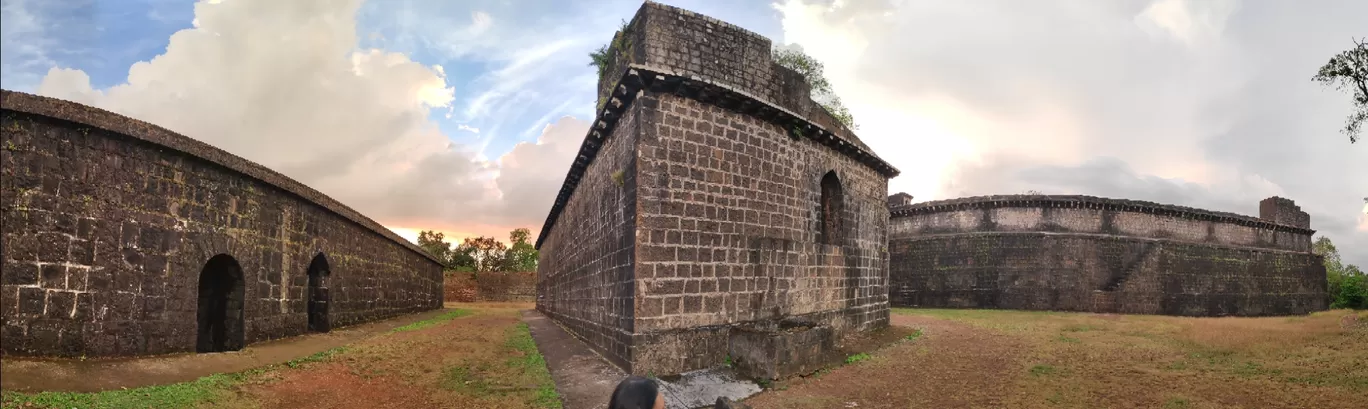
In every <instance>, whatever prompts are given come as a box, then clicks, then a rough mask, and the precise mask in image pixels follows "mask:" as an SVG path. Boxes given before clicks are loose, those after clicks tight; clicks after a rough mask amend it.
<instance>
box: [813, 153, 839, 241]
mask: <svg viewBox="0 0 1368 409" xmlns="http://www.w3.org/2000/svg"><path fill="white" fill-rule="evenodd" d="M844 196H845V192H844V191H843V189H842V187H841V179H840V178H839V177H837V176H836V171H834V170H833V171H829V172H827V173H826V175H824V176H822V198H821V201H822V202H821V220H820V223H821V226H820V227H819V228H820V229H821V231H820V232H818V242H820V243H822V244H830V245H841V239H842V237H841V236H842V233H843V231H842V229H841V227H842V226H841V219H842V217H843V216H844V215H845V198H844Z"/></svg>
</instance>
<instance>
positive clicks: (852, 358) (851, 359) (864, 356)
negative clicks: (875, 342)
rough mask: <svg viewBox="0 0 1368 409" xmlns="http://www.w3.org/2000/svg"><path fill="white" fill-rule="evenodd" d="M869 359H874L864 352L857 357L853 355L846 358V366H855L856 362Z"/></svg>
mask: <svg viewBox="0 0 1368 409" xmlns="http://www.w3.org/2000/svg"><path fill="white" fill-rule="evenodd" d="M869 358H872V357H871V356H869V354H867V353H864V352H861V353H858V354H855V355H851V356H848V357H846V360H845V363H846V364H853V363H856V362H860V361H865V360H868V359H869Z"/></svg>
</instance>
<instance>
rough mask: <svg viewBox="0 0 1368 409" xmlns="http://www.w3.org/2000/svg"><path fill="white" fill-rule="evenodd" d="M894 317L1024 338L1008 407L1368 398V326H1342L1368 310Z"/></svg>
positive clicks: (1340, 403)
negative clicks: (1239, 315)
mask: <svg viewBox="0 0 1368 409" xmlns="http://www.w3.org/2000/svg"><path fill="white" fill-rule="evenodd" d="M894 313H895V314H898V315H908V316H919V317H925V318H935V319H941V320H947V321H953V322H958V323H964V324H968V325H970V326H972V327H975V328H980V329H986V330H990V331H995V332H999V333H1002V334H1005V335H1007V336H1010V337H1013V338H1017V339H1020V340H1022V341H1023V342H1024V343H1025V344H1026V345H1028V347H1027V349H1026V351H1025V352H1024V354H1023V356H1021V360H1022V362H1021V363H1020V364H1019V365H1020V366H1021V367H1024V368H1025V369H1024V370H1023V371H1022V374H1021V375H1019V376H1017V377H1016V379H1014V381H1015V382H1014V383H1015V385H1014V387H1013V388H1012V389H1010V390H1008V391H1006V392H1007V395H1008V396H1009V399H1008V402H1012V403H1013V404H1012V405H1011V406H1018V407H1099V406H1098V405H1101V406H1110V407H1116V406H1133V407H1164V408H1188V407H1193V408H1196V407H1242V406H1248V407H1255V406H1257V407H1356V406H1357V405H1362V404H1365V402H1368V327H1363V326H1360V327H1357V328H1354V327H1347V328H1346V327H1345V326H1344V325H1341V321H1343V320H1344V319H1345V318H1344V317H1345V316H1347V315H1351V314H1353V315H1357V316H1359V317H1360V319H1361V320H1362V321H1361V322H1368V312H1359V313H1354V312H1351V311H1346V310H1337V311H1326V312H1321V313H1316V314H1312V315H1310V316H1300V317H1266V318H1185V317H1164V316H1131V315H1127V316H1118V315H1098V314H1078V313H1053V312H1024V311H991V310H944V309H898V310H895V312H894ZM1315 402H1319V403H1315ZM1355 402H1357V403H1355ZM1322 404H1324V405H1331V406H1321V405H1322ZM1306 405H1311V406H1306ZM1357 407H1362V406H1357Z"/></svg>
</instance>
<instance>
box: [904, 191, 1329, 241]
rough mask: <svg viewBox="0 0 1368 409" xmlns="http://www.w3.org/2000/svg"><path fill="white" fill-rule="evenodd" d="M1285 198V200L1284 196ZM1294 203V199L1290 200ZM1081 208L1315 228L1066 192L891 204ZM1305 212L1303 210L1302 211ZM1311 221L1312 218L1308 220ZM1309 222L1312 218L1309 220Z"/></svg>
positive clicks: (912, 211)
mask: <svg viewBox="0 0 1368 409" xmlns="http://www.w3.org/2000/svg"><path fill="white" fill-rule="evenodd" d="M1283 200H1286V199H1283ZM1287 203H1289V204H1290V203H1291V201H1290V200H1289V201H1287ZM1007 207H1019V208H1076V209H1077V208H1082V209H1098V210H1111V211H1124V212H1135V213H1143V214H1153V215H1159V216H1168V217H1176V218H1182V219H1190V220H1200V221H1212V222H1219V223H1229V224H1234V225H1240V226H1248V227H1253V228H1258V229H1267V230H1272V231H1279V232H1287V233H1294V234H1301V235H1307V236H1310V235H1312V234H1314V233H1315V232H1316V231H1315V230H1312V229H1310V228H1309V224H1308V225H1307V226H1306V227H1303V226H1298V225H1291V224H1284V223H1279V222H1278V221H1276V220H1271V219H1264V218H1258V217H1252V216H1245V215H1240V214H1235V213H1227V212H1217V211H1211V210H1204V209H1198V208H1193V207H1185V206H1175V205H1166V204H1160V203H1155V202H1147V201H1142V200H1127V199H1109V198H1103V197H1096V196H1081V195H1077V196H1065V195H993V196H974V197H964V198H957V199H948V200H936V201H930V202H922V203H916V204H911V205H905V206H896V207H891V208H890V209H889V212H890V213H891V216H892V217H895V218H897V217H907V216H914V215H923V214H931V213H941V212H953V211H959V210H970V209H994V208H1007ZM1303 214H1304V213H1303ZM1308 220H1309V219H1308ZM1308 223H1309V221H1308Z"/></svg>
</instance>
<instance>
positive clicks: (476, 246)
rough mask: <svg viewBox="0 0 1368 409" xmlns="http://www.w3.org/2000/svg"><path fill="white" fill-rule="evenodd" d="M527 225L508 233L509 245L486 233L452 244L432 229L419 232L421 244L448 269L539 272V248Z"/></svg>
mask: <svg viewBox="0 0 1368 409" xmlns="http://www.w3.org/2000/svg"><path fill="white" fill-rule="evenodd" d="M531 236H532V232H531V231H530V230H528V229H526V228H518V229H514V230H513V231H512V232H509V234H508V242H509V244H507V245H505V244H504V243H503V242H501V241H499V240H497V239H495V238H493V237H487V236H480V237H467V238H465V239H464V240H462V242H461V244H459V245H456V246H454V247H453V246H452V245H451V243H449V242H447V241H446V237H445V235H444V234H442V233H440V232H435V231H431V230H424V231H422V232H419V233H418V247H421V248H423V250H426V251H427V252H428V254H431V255H432V256H433V257H436V258H437V259H438V260H441V261H442V263H443V264H444V265H445V266H446V269H447V270H452V271H459V272H468V273H483V272H497V271H536V270H537V249H536V248H535V247H534V246H533V245H532V243H531V241H530V239H531Z"/></svg>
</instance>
